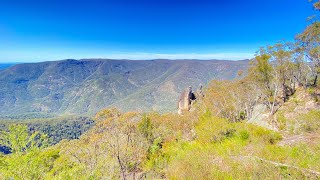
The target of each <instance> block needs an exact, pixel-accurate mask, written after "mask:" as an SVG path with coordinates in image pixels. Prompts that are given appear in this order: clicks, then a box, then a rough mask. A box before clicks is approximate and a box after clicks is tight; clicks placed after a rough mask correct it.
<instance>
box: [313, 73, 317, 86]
mask: <svg viewBox="0 0 320 180" xmlns="http://www.w3.org/2000/svg"><path fill="white" fill-rule="evenodd" d="M317 81H318V73H317V74H316V77H315V78H314V81H313V86H317Z"/></svg>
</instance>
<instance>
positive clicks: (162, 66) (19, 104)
mask: <svg viewBox="0 0 320 180" xmlns="http://www.w3.org/2000/svg"><path fill="white" fill-rule="evenodd" d="M247 67H248V60H243V61H220V60H211V61H200V60H177V61H171V60H148V61H131V60H100V59H98V60H92V59H90V60H85V59H84V60H63V61H54V62H43V63H29V64H18V65H15V66H13V67H10V68H7V69H4V70H2V71H0V115H2V116H3V115H10V114H25V113H39V112H41V113H52V114H57V113H58V114H93V113H95V112H97V111H98V110H100V109H102V108H105V107H110V106H115V107H118V108H120V109H121V110H123V111H129V110H135V111H150V110H157V111H161V112H168V111H174V110H175V109H176V100H177V98H178V96H179V93H180V92H181V91H183V89H185V88H186V87H188V86H193V87H194V89H195V88H197V87H198V85H199V84H200V83H202V84H206V83H207V82H208V81H210V80H212V79H232V78H234V77H236V74H237V71H238V70H245V69H247Z"/></svg>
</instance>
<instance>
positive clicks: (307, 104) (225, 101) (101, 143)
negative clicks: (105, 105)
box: [0, 1, 320, 179]
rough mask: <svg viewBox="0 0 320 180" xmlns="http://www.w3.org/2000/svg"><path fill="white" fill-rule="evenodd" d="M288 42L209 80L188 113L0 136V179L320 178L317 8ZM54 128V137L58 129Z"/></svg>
mask: <svg viewBox="0 0 320 180" xmlns="http://www.w3.org/2000/svg"><path fill="white" fill-rule="evenodd" d="M313 3H314V4H313V5H314V9H315V11H316V15H315V16H313V18H312V19H311V20H310V23H309V25H308V26H307V27H306V28H305V30H304V31H303V32H302V33H301V34H298V35H297V36H296V38H295V41H294V42H284V41H281V42H279V43H276V44H274V45H268V46H266V47H262V48H261V49H259V50H258V52H257V54H256V56H255V58H254V59H253V60H252V61H251V63H250V67H249V69H248V71H247V72H242V71H239V72H238V76H237V78H236V79H234V80H213V81H211V82H210V83H209V84H208V86H207V87H206V88H205V89H204V92H203V93H204V97H202V98H198V99H197V100H196V101H194V102H193V103H192V108H191V110H190V111H189V112H185V113H183V115H178V114H174V113H168V114H160V113H157V112H149V113H140V112H125V113H123V112H120V111H119V110H118V109H116V108H109V109H103V110H101V111H100V112H98V113H97V114H96V115H95V117H93V121H94V126H93V127H91V128H90V129H89V130H88V131H87V132H86V133H85V134H83V135H82V136H81V137H80V138H79V139H74V140H62V141H60V142H59V143H58V144H55V145H50V143H49V139H48V135H46V133H49V131H48V132H45V131H41V132H39V131H29V129H28V126H27V125H25V124H21V123H19V124H15V125H11V126H8V127H7V128H3V130H2V131H1V136H0V144H1V145H2V146H6V147H8V148H9V149H10V151H11V152H12V153H10V154H8V155H1V156H0V178H1V179H319V178H320V110H319V109H320V103H319V98H320V82H319V74H320V22H319V16H318V14H319V10H320V1H314V2H313ZM58 129H59V128H58Z"/></svg>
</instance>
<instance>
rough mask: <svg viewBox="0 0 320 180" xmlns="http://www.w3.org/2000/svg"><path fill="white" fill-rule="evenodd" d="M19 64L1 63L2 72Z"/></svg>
mask: <svg viewBox="0 0 320 180" xmlns="http://www.w3.org/2000/svg"><path fill="white" fill-rule="evenodd" d="M15 64H18V63H0V71H1V70H3V69H6V68H8V67H11V66H13V65H15Z"/></svg>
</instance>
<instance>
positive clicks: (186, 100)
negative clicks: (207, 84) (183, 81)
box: [178, 85, 204, 115]
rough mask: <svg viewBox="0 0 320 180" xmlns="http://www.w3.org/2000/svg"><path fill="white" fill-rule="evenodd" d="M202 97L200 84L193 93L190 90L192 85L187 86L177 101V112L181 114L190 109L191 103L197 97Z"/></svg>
mask: <svg viewBox="0 0 320 180" xmlns="http://www.w3.org/2000/svg"><path fill="white" fill-rule="evenodd" d="M202 97H204V94H203V92H202V85H200V86H199V89H197V91H196V92H195V93H194V92H192V87H191V86H189V87H188V88H187V89H186V90H185V91H183V92H182V93H181V95H180V98H179V101H178V114H180V115H181V114H183V113H184V112H188V111H190V109H191V107H192V104H193V102H194V101H196V100H197V99H200V98H202Z"/></svg>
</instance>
